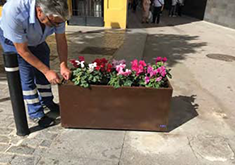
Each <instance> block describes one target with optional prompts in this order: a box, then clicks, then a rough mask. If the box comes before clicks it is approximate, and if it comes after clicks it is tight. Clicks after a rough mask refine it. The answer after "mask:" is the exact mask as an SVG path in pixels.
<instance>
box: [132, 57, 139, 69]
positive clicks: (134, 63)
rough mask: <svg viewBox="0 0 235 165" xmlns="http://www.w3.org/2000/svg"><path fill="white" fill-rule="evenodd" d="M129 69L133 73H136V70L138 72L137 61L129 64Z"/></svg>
mask: <svg viewBox="0 0 235 165" xmlns="http://www.w3.org/2000/svg"><path fill="white" fill-rule="evenodd" d="M131 69H132V70H133V71H136V72H138V70H139V66H138V60H136V59H135V60H133V61H132V62H131Z"/></svg>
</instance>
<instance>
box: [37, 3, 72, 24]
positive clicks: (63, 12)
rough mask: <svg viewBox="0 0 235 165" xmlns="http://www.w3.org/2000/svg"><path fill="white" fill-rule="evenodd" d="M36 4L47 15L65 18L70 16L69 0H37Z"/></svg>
mask: <svg viewBox="0 0 235 165" xmlns="http://www.w3.org/2000/svg"><path fill="white" fill-rule="evenodd" d="M36 6H39V7H40V8H41V9H42V12H43V13H44V14H45V15H47V16H49V15H53V16H57V17H60V18H62V19H63V20H68V19H69V18H70V15H69V8H68V3H67V0H36Z"/></svg>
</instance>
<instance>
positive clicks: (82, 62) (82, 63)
mask: <svg viewBox="0 0 235 165" xmlns="http://www.w3.org/2000/svg"><path fill="white" fill-rule="evenodd" d="M75 63H76V64H77V66H79V65H81V68H84V67H85V64H84V63H85V61H81V62H80V61H78V60H75Z"/></svg>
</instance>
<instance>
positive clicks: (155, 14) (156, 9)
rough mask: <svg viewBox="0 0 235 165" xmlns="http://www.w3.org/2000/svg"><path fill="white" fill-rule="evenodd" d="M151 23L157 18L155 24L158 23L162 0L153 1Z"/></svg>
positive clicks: (162, 4) (162, 7) (162, 5)
mask: <svg viewBox="0 0 235 165" xmlns="http://www.w3.org/2000/svg"><path fill="white" fill-rule="evenodd" d="M153 7H154V8H153V22H152V23H155V22H156V18H157V24H159V23H160V16H161V11H163V9H164V0H154V1H153Z"/></svg>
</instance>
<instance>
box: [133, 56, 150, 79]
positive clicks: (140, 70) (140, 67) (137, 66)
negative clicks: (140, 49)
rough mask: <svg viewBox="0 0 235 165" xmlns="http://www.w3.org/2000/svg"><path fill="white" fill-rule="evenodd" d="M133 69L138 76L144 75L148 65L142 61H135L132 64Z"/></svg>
mask: <svg viewBox="0 0 235 165" xmlns="http://www.w3.org/2000/svg"><path fill="white" fill-rule="evenodd" d="M131 65H132V66H131V69H132V70H133V71H135V72H136V75H137V76H138V75H139V74H141V73H143V72H144V71H145V70H144V67H146V66H147V65H146V63H145V62H144V61H143V60H140V61H139V63H138V60H137V59H135V60H133V61H132V62H131Z"/></svg>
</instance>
